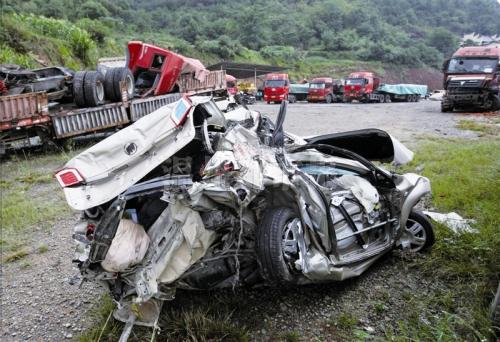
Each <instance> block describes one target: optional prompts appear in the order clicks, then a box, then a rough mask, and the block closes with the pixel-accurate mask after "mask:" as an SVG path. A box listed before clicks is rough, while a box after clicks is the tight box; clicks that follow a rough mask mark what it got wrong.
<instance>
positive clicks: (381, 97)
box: [378, 95, 385, 103]
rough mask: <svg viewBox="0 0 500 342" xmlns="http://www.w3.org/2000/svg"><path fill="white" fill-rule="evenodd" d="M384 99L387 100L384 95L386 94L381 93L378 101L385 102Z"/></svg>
mask: <svg viewBox="0 0 500 342" xmlns="http://www.w3.org/2000/svg"><path fill="white" fill-rule="evenodd" d="M384 101H385V96H384V95H380V96H379V97H378V102H379V103H384Z"/></svg>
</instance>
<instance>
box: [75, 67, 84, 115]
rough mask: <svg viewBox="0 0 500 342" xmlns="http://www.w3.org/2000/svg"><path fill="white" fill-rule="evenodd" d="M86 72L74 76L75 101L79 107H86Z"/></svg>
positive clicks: (76, 73) (78, 72)
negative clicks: (84, 85) (84, 87)
mask: <svg viewBox="0 0 500 342" xmlns="http://www.w3.org/2000/svg"><path fill="white" fill-rule="evenodd" d="M86 73H87V72H86V71H77V72H75V76H73V101H75V104H76V105H77V106H78V107H85V91H84V89H83V83H84V80H85V74H86Z"/></svg>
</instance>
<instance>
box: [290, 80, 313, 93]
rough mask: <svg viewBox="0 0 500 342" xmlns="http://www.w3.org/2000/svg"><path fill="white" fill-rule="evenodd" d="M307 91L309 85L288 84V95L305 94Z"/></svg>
mask: <svg viewBox="0 0 500 342" xmlns="http://www.w3.org/2000/svg"><path fill="white" fill-rule="evenodd" d="M308 91H309V83H304V84H299V83H292V84H290V91H289V93H290V94H306V95H307V92H308Z"/></svg>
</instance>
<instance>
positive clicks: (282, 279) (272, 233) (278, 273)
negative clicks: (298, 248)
mask: <svg viewBox="0 0 500 342" xmlns="http://www.w3.org/2000/svg"><path fill="white" fill-rule="evenodd" d="M297 218H298V215H297V214H296V213H295V212H294V211H293V210H292V209H290V208H285V207H282V208H272V209H269V210H267V211H266V212H265V213H264V216H263V218H262V220H261V222H260V224H259V226H258V228H257V237H256V252H257V259H258V261H259V265H260V270H261V274H262V276H263V277H264V279H266V280H267V281H269V282H270V283H273V284H292V283H295V282H296V278H297V277H296V275H294V274H293V273H292V272H291V271H290V269H289V266H288V265H287V262H286V261H285V257H284V254H283V234H284V230H285V229H286V226H287V225H288V224H289V222H291V221H292V220H294V219H297Z"/></svg>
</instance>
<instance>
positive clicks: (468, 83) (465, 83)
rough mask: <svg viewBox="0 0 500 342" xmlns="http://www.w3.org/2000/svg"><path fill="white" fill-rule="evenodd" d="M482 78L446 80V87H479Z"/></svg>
mask: <svg viewBox="0 0 500 342" xmlns="http://www.w3.org/2000/svg"><path fill="white" fill-rule="evenodd" d="M482 82H483V80H451V81H449V82H448V88H459V87H463V88H475V87H480V86H481V83H482Z"/></svg>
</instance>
